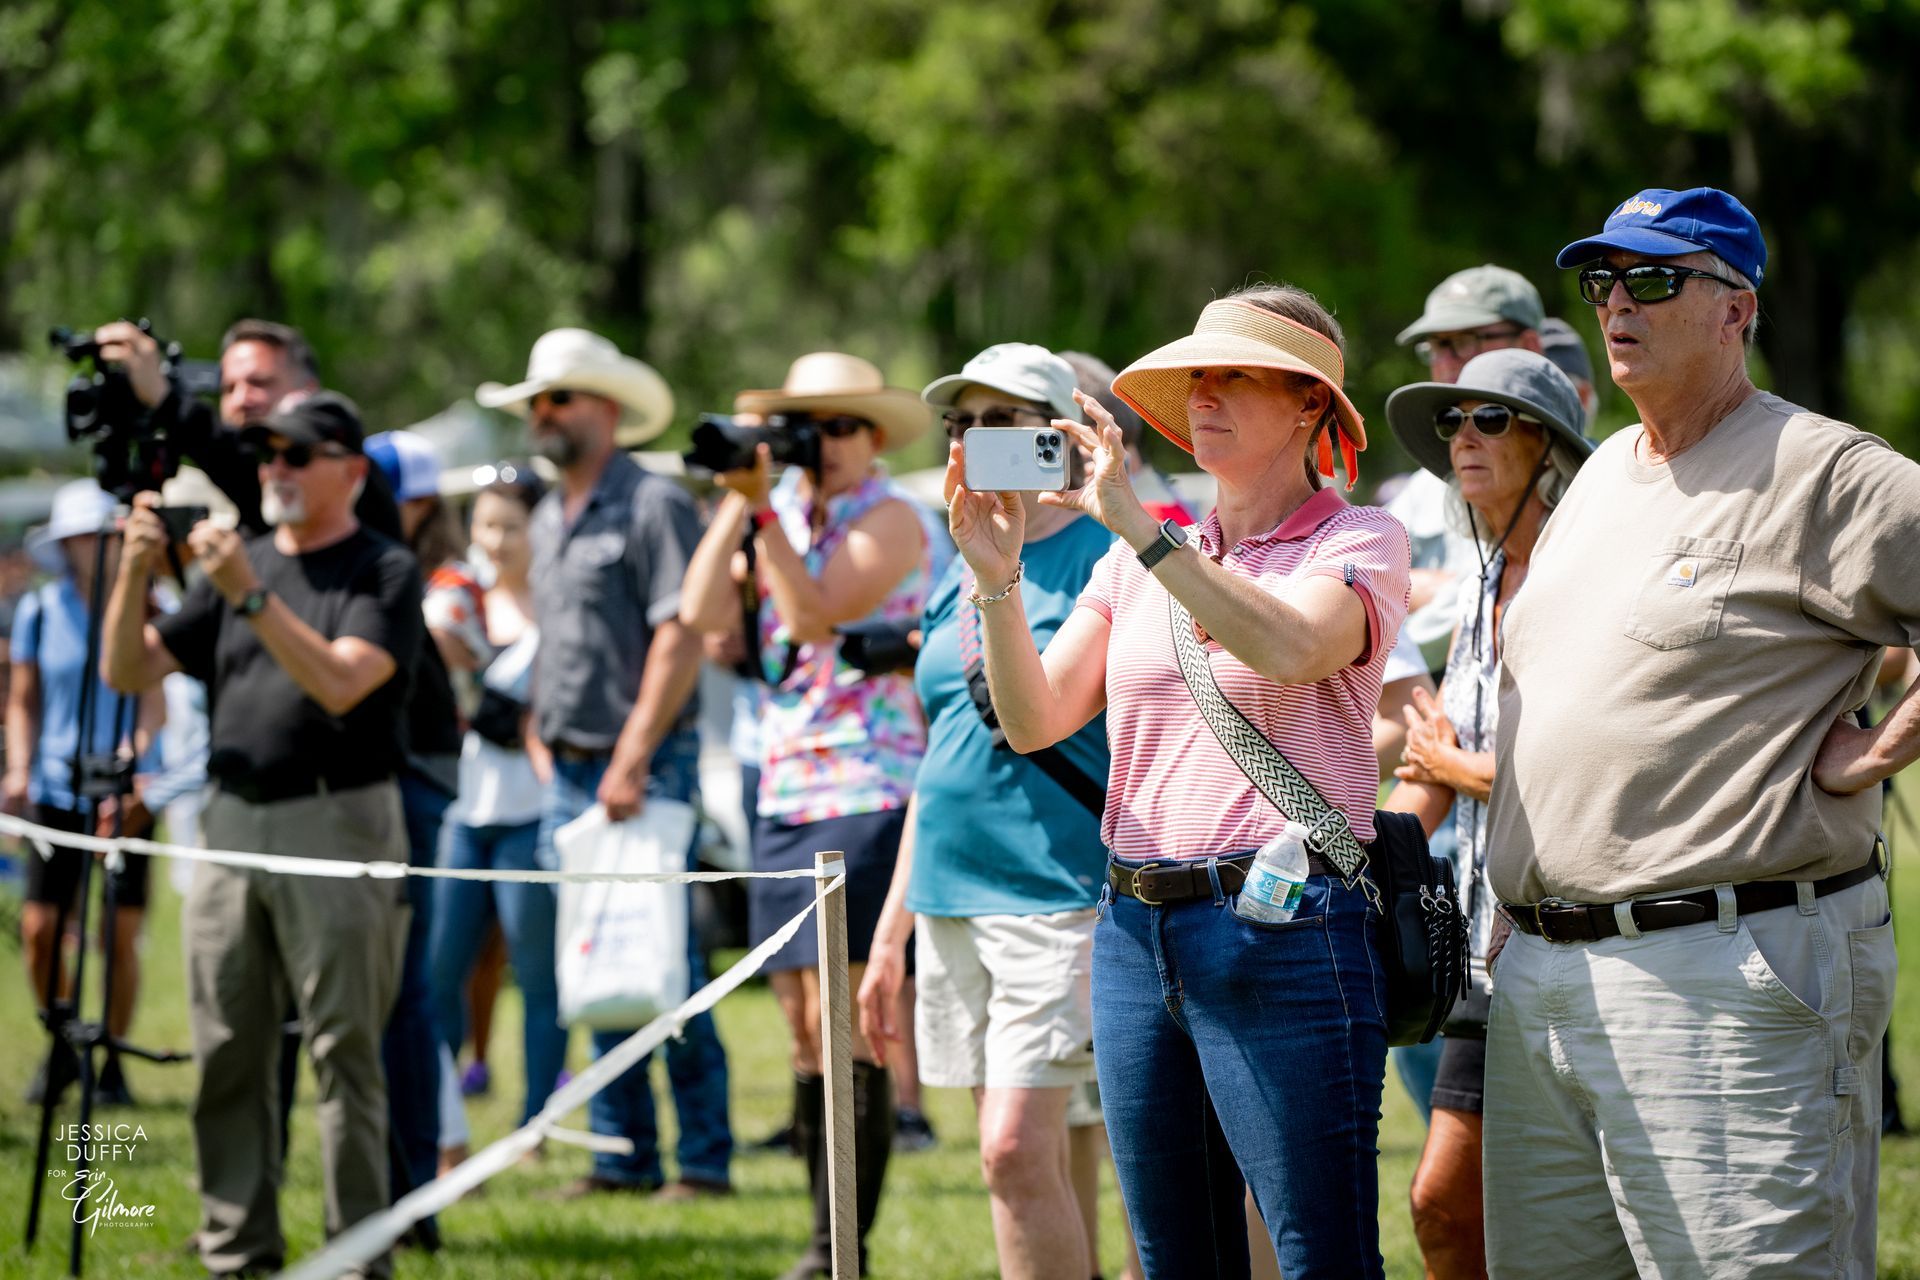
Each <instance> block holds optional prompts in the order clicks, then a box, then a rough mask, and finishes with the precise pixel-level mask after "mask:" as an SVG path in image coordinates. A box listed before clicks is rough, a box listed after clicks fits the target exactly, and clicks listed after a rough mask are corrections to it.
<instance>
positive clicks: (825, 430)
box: [811, 413, 873, 440]
mask: <svg viewBox="0 0 1920 1280" xmlns="http://www.w3.org/2000/svg"><path fill="white" fill-rule="evenodd" d="M811 421H812V423H813V425H814V427H815V429H817V430H818V431H819V432H820V434H821V435H823V436H825V437H827V439H829V440H845V439H847V438H848V437H849V436H854V435H858V434H859V433H860V432H861V431H863V430H871V429H872V428H873V424H872V423H871V422H869V421H867V420H866V419H865V418H856V417H854V416H853V415H852V414H850V413H836V414H831V415H816V416H815V417H813V418H812V419H811Z"/></svg>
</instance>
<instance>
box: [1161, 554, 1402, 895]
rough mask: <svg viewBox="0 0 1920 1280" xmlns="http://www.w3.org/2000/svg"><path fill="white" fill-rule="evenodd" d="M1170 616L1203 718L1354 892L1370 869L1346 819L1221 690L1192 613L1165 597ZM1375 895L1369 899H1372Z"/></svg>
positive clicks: (1249, 777)
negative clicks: (1307, 831) (1307, 829)
mask: <svg viewBox="0 0 1920 1280" xmlns="http://www.w3.org/2000/svg"><path fill="white" fill-rule="evenodd" d="M1167 603H1168V606H1169V608H1168V613H1169V618H1170V621H1171V623H1172V626H1173V650H1174V653H1175V654H1176V655H1177V656H1178V657H1179V659H1180V674H1181V675H1183V676H1185V677H1186V681H1187V689H1188V691H1189V692H1191V693H1192V694H1193V700H1194V702H1196V703H1197V704H1199V707H1200V715H1201V717H1202V718H1203V719H1205V720H1206V722H1207V728H1209V729H1211V730H1213V736H1214V737H1216V738H1218V739H1219V740H1220V745H1221V746H1222V747H1225V748H1226V751H1227V755H1228V756H1230V757H1231V758H1232V759H1233V762H1234V763H1235V764H1236V765H1238V766H1239V767H1240V772H1242V773H1244V774H1246V775H1247V781H1249V782H1251V783H1253V785H1254V787H1255V788H1256V789H1258V791H1259V792H1260V794H1261V795H1263V796H1265V797H1266V798H1267V799H1268V801H1270V802H1271V803H1272V804H1273V807H1274V808H1276V809H1278V810H1279V811H1280V812H1281V813H1283V814H1285V815H1286V816H1287V817H1289V818H1292V819H1293V820H1294V821H1296V822H1300V823H1303V824H1305V825H1306V826H1308V827H1311V828H1312V829H1313V834H1312V835H1311V836H1309V837H1308V838H1307V845H1308V847H1309V848H1311V849H1312V850H1313V851H1314V852H1315V853H1318V854H1319V855H1320V856H1321V857H1323V858H1325V859H1326V860H1327V861H1328V862H1330V863H1332V864H1333V866H1334V867H1336V868H1338V870H1339V872H1340V877H1341V880H1342V882H1343V883H1345V885H1346V886H1347V888H1349V889H1351V888H1353V885H1354V882H1355V881H1356V880H1358V879H1359V878H1360V873H1361V872H1362V871H1364V870H1366V866H1367V851H1366V850H1365V849H1363V848H1362V847H1361V846H1360V841H1359V840H1358V839H1357V838H1356V837H1355V836H1354V834H1353V828H1352V826H1351V825H1350V824H1349V823H1348V822H1347V815H1346V814H1344V813H1342V812H1340V810H1338V809H1336V808H1334V807H1333V806H1332V805H1331V804H1329V803H1327V799H1326V797H1325V796H1323V795H1321V794H1320V792H1319V790H1318V789H1317V788H1315V787H1314V785H1313V783H1311V782H1309V781H1307V778H1306V775H1305V774H1303V773H1301V772H1300V770H1299V769H1297V768H1295V767H1294V764H1293V761H1291V760H1289V759H1287V757H1286V756H1285V755H1283V754H1281V751H1280V748H1278V747H1276V746H1274V745H1273V743H1272V742H1271V741H1270V740H1269V739H1268V738H1267V735H1266V734H1264V733H1262V732H1260V730H1259V728H1258V727H1257V726H1255V724H1254V723H1253V721H1251V720H1249V719H1247V717H1246V714H1245V713H1244V712H1242V711H1241V710H1240V708H1238V707H1236V706H1234V705H1233V703H1232V702H1230V701H1228V699H1227V695H1226V694H1224V693H1222V692H1220V685H1219V682H1218V681H1216V680H1215V679H1214V678H1213V668H1212V666H1210V665H1209V664H1208V662H1207V654H1206V651H1205V650H1204V649H1202V648H1201V647H1200V640H1199V637H1198V636H1196V635H1194V632H1193V615H1192V614H1191V613H1189V612H1187V607H1186V606H1185V605H1183V604H1181V603H1180V601H1179V600H1177V599H1175V598H1174V596H1173V593H1172V592H1168V593H1167ZM1369 896H1371V895H1369Z"/></svg>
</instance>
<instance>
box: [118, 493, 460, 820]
mask: <svg viewBox="0 0 1920 1280" xmlns="http://www.w3.org/2000/svg"><path fill="white" fill-rule="evenodd" d="M247 558H248V559H249V560H250V561H251V562H252V563H253V571H254V572H255V573H256V574H257V575H259V578H260V581H261V584H262V585H263V586H265V587H266V588H267V589H268V590H270V591H272V592H273V593H274V594H275V595H277V596H279V597H280V599H281V600H282V601H283V602H284V603H285V604H286V606H287V607H288V608H289V609H291V610H292V611H293V613H294V615H295V616H297V617H298V618H299V619H300V620H301V621H303V622H305V623H306V624H307V625H308V626H310V627H312V628H313V629H314V630H316V631H318V632H319V633H320V634H321V635H322V636H324V637H325V638H327V639H328V640H337V639H339V638H340V637H342V636H357V637H359V638H361V639H363V640H366V641H368V642H369V643H371V644H375V645H378V646H379V647H380V648H382V649H384V650H386V651H387V653H388V654H390V655H391V656H392V658H393V661H394V666H395V668H396V672H395V674H394V676H393V678H392V679H390V680H388V681H387V682H386V683H385V684H383V685H381V686H380V687H379V688H377V689H375V690H374V691H373V692H372V693H370V694H368V695H367V696H366V697H365V698H364V699H362V700H361V702H360V704H359V705H358V706H356V707H354V708H353V710H351V711H349V712H347V713H346V714H345V715H343V716H333V715H329V714H327V712H326V711H324V710H322V709H321V707H320V704H319V703H317V702H315V701H313V699H311V698H309V697H307V695H306V694H304V693H302V692H301V691H300V686H298V685H296V684H295V683H294V682H293V678H292V677H291V676H289V675H288V674H287V673H286V672H285V671H284V670H282V669H281V667H280V664H279V663H278V662H277V661H275V660H274V657H273V655H272V654H270V653H268V652H267V650H266V647H265V646H264V645H262V644H261V643H260V639H259V637H258V636H256V635H255V634H254V630H253V626H252V624H250V623H248V622H247V621H246V620H245V619H243V618H240V617H238V616H236V615H235V614H234V612H233V610H232V609H231V608H230V607H229V606H228V605H227V602H226V601H225V600H224V599H223V598H222V597H221V596H220V594H219V593H218V592H216V591H215V590H214V589H213V587H212V585H211V584H209V583H206V582H202V583H200V584H199V585H198V586H196V587H195V588H194V589H193V590H192V591H190V592H188V593H187V598H186V602H185V603H184V604H182V605H181V607H180V611H179V612H178V613H175V614H172V615H169V616H163V617H160V618H156V619H155V620H154V624H153V625H154V627H155V629H156V630H158V631H159V633H160V638H161V640H162V641H164V642H165V643H166V646H167V649H168V651H169V652H171V653H172V654H173V657H174V660H175V661H176V662H178V663H179V664H180V666H181V668H182V669H183V670H185V671H186V673H187V674H188V675H191V676H193V677H195V678H196V679H199V680H204V681H205V682H206V684H207V688H208V691H209V700H210V702H211V704H212V719H213V752H212V757H211V759H210V760H209V761H208V764H207V772H208V773H209V774H210V775H211V776H212V777H213V778H214V779H215V780H216V781H220V782H225V783H235V784H246V785H249V786H252V787H257V788H268V789H276V790H277V789H283V788H291V789H294V790H297V789H298V784H300V783H302V782H304V781H305V780H308V779H311V778H313V777H315V776H318V777H322V778H325V779H326V780H327V781H328V783H329V785H332V786H340V787H345V786H355V785H363V784H365V783H369V782H377V781H380V780H383V779H385V778H389V777H392V776H393V775H394V774H395V773H396V772H397V771H398V770H399V767H400V762H401V753H402V750H403V744H404V733H403V728H402V724H403V718H404V715H403V713H404V709H405V706H406V702H407V690H408V685H409V683H410V681H409V673H410V672H411V671H412V670H413V666H414V661H415V658H416V657H417V655H418V653H419V649H420V646H421V644H423V643H424V636H425V632H426V622H425V619H424V618H422V616H421V613H420V597H421V582H420V568H419V565H418V563H417V562H416V561H415V560H414V558H413V554H412V553H411V552H409V551H408V550H407V549H406V548H405V547H403V546H401V545H400V544H399V543H397V542H394V541H393V540H391V539H389V538H384V537H381V536H380V535H379V534H376V533H371V532H369V531H367V530H365V529H360V530H357V531H355V532H354V533H353V534H351V535H349V536H348V537H346V538H343V539H341V540H340V541H339V542H336V543H334V544H333V545H332V546H329V547H323V548H321V549H320V550H318V551H315V552H311V553H309V554H307V555H301V556H286V555H282V554H281V553H280V551H279V550H278V549H276V548H275V547H274V545H273V538H272V536H271V535H267V536H263V537H258V538H253V539H250V540H249V541H248V543H247Z"/></svg>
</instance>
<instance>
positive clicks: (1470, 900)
mask: <svg viewBox="0 0 1920 1280" xmlns="http://www.w3.org/2000/svg"><path fill="white" fill-rule="evenodd" d="M1585 419H1586V414H1585V411H1584V410H1583V409H1582V408H1581V404H1580V393H1579V392H1578V391H1577V390H1575V388H1574V385H1573V382H1572V381H1571V380H1570V379H1569V378H1568V377H1567V375H1566V374H1564V373H1562V372H1560V370H1559V369H1558V368H1556V367H1555V366H1554V364H1553V362H1552V361H1550V360H1548V359H1547V358H1546V357H1545V356H1542V355H1536V354H1535V353H1533V352H1531V351H1520V350H1513V349H1510V350H1503V351H1489V352H1487V353H1486V354H1485V355H1481V356H1475V357H1474V358H1473V359H1472V360H1470V361H1468V362H1467V365H1466V367H1465V368H1463V369H1462V370H1461V371H1460V380H1459V382H1458V383H1454V384H1448V383H1441V382H1416V383H1414V384H1412V385H1411V386H1405V387H1401V388H1400V389H1399V390H1398V391H1396V392H1394V393H1393V394H1392V395H1391V396H1389V397H1388V398H1387V422H1388V424H1389V425H1390V426H1391V427H1392V428H1393V433H1394V435H1395V436H1397V437H1398V438H1399V440H1400V443H1401V444H1402V445H1403V446H1405V448H1406V450H1407V452H1408V453H1409V454H1411V455H1412V457H1413V459H1414V460H1415V461H1416V462H1418V463H1419V464H1420V465H1421V466H1423V467H1425V468H1426V469H1427V470H1428V471H1431V472H1432V473H1433V474H1434V475H1436V476H1438V477H1439V478H1440V479H1442V480H1444V481H1446V482H1447V486H1448V488H1449V489H1450V490H1451V492H1452V498H1451V500H1450V502H1449V506H1450V507H1451V508H1453V509H1454V510H1453V514H1454V515H1455V516H1457V517H1458V518H1459V519H1460V520H1461V521H1462V522H1463V523H1469V524H1470V525H1471V529H1470V532H1471V533H1472V535H1473V540H1474V546H1475V548H1476V550H1478V551H1479V553H1480V564H1481V569H1480V581H1479V586H1478V589H1477V590H1472V591H1462V592H1461V593H1460V608H1459V612H1458V616H1457V618H1456V620H1455V622H1454V631H1453V647H1452V649H1451V650H1450V651H1449V652H1448V655H1447V670H1446V676H1445V678H1444V679H1443V680H1442V681H1441V683H1440V701H1439V703H1438V704H1437V705H1436V703H1435V702H1434V700H1433V698H1432V697H1430V696H1429V695H1427V694H1426V693H1424V692H1423V693H1419V694H1416V695H1415V701H1414V706H1413V707H1411V708H1409V709H1408V711H1407V748H1406V756H1405V759H1404V761H1403V762H1402V764H1401V767H1400V768H1399V769H1397V770H1396V771H1395V773H1396V776H1398V777H1399V778H1400V779H1401V780H1402V781H1401V783H1400V785H1399V786H1398V787H1396V788H1395V789H1394V792H1393V794H1392V795H1391V796H1390V797H1388V799H1387V805H1386V807H1387V808H1389V809H1399V810H1404V811H1406V812H1409V813H1413V814H1417V815H1418V816H1419V818H1420V820H1421V823H1422V824H1423V825H1424V826H1425V827H1426V828H1427V830H1428V832H1429V833H1431V832H1432V831H1433V830H1434V828H1435V827H1437V826H1438V825H1439V824H1440V822H1441V821H1442V820H1443V819H1444V818H1445V817H1446V814H1447V810H1448V808H1449V807H1451V808H1452V809H1453V814H1454V827H1455V830H1456V831H1457V832H1458V834H1459V837H1460V839H1459V844H1458V847H1457V849H1456V851H1455V853H1454V882H1455V883H1456V884H1458V885H1459V886H1460V893H1461V896H1462V897H1463V898H1464V899H1465V903H1466V909H1467V920H1468V924H1469V926H1470V937H1471V940H1472V941H1471V949H1472V956H1473V971H1474V979H1473V993H1472V994H1471V995H1470V996H1469V997H1468V999H1467V1002H1466V1004H1465V1005H1464V1006H1463V1007H1462V1008H1461V1009H1459V1010H1457V1011H1456V1012H1455V1015H1454V1016H1453V1017H1452V1018H1451V1019H1450V1020H1449V1021H1448V1023H1447V1034H1446V1038H1445V1047H1444V1048H1443V1049H1442V1050H1441V1053H1440V1070H1439V1075H1438V1077H1437V1078H1436V1079H1435V1081H1434V1086H1433V1114H1432V1121H1431V1123H1430V1124H1429V1126H1428V1128H1427V1145H1426V1148H1425V1149H1424V1150H1423V1151H1422V1152H1421V1155H1420V1166H1419V1168H1418V1169H1417V1170H1416V1171H1415V1173H1414V1176H1413V1190H1412V1202H1413V1230H1414V1235H1415V1236H1416V1237H1418V1239H1419V1241H1420V1251H1421V1253H1422V1254H1423V1255H1425V1258H1426V1263H1427V1272H1428V1274H1429V1275H1433V1276H1439V1277H1443V1278H1445V1277H1452V1276H1483V1275H1485V1274H1486V1273H1487V1261H1486V1242H1485V1239H1484V1237H1483V1235H1482V1232H1481V1202H1480V1114H1481V1106H1482V1102H1483V1098H1484V1092H1483V1088H1482V1077H1483V1075H1484V1074H1485V1069H1486V1060H1487V1041H1486V1014H1487V991H1488V986H1487V953H1488V949H1489V945H1490V942H1491V934H1492V926H1493V919H1494V911H1493V907H1494V899H1493V890H1492V888H1491V887H1490V886H1489V885H1488V884H1487V883H1486V863H1487V826H1486V816H1487V810H1486V804H1487V796H1488V794H1489V793H1490V791H1491V790H1492V787H1493V734H1494V709H1495V707H1496V706H1497V705H1498V703H1499V697H1498V694H1499V685H1500V642H1499V636H1500V621H1501V619H1502V618H1503V617H1505V616H1506V609H1507V603H1508V602H1509V601H1511V600H1512V599H1513V595H1514V592H1516V591H1518V590H1519V589H1520V584H1521V583H1523V582H1525V581H1526V580H1527V564H1528V561H1529V560H1531V559H1532V556H1533V544H1534V540H1535V539H1536V538H1538V537H1539V536H1540V527H1541V526H1542V525H1543V524H1545V523H1546V520H1547V516H1548V515H1549V514H1550V513H1551V512H1552V510H1553V507H1554V505H1555V504H1556V503H1558V502H1559V500H1560V497H1561V495H1562V494H1564V493H1565V492H1566V490H1567V486H1568V485H1569V484H1571V483H1572V481H1573V475H1574V472H1575V471H1577V470H1578V469H1579V467H1580V464H1581V463H1582V462H1584V461H1586V458H1587V455H1588V454H1590V453H1592V452H1593V443H1592V441H1590V440H1588V439H1586V437H1584V436H1583V435H1581V434H1580V427H1579V425H1578V424H1580V423H1582V422H1584V421H1585ZM1456 796H1458V797H1459V803H1458V804H1455V803H1454V799H1455V797H1456Z"/></svg>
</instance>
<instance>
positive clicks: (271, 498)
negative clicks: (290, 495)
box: [260, 485, 307, 528]
mask: <svg viewBox="0 0 1920 1280" xmlns="http://www.w3.org/2000/svg"><path fill="white" fill-rule="evenodd" d="M260 518H261V519H262V520H264V521H266V522H267V523H268V524H270V525H272V526H273V527H275V528H279V527H280V526H281V525H283V524H302V523H304V522H305V521H306V518H307V504H306V503H305V502H303V501H302V500H301V499H299V498H297V497H296V498H295V499H294V500H293V501H291V502H286V501H283V500H282V499H281V497H280V494H279V493H278V492H277V491H276V490H275V489H274V487H273V486H272V485H267V486H266V487H265V488H263V489H261V490H260Z"/></svg>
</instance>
